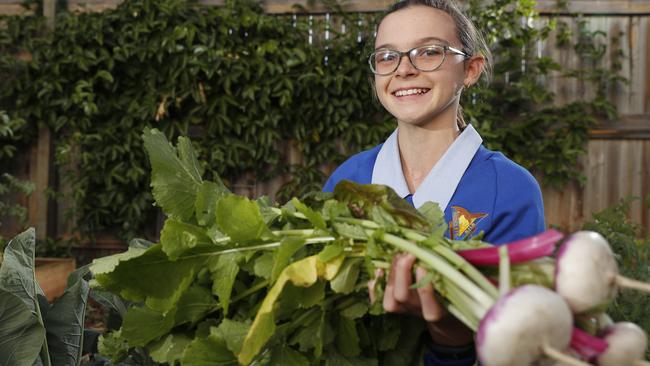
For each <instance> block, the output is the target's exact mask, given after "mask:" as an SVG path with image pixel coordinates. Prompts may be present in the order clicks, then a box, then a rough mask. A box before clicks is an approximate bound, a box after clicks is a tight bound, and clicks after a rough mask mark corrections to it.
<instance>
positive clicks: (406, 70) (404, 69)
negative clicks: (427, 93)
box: [395, 55, 419, 77]
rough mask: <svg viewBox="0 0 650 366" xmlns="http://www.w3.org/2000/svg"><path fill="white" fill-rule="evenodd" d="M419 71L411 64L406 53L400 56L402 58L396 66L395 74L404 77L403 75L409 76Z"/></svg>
mask: <svg viewBox="0 0 650 366" xmlns="http://www.w3.org/2000/svg"><path fill="white" fill-rule="evenodd" d="M418 72H419V70H418V69H416V68H415V66H413V64H412V63H411V59H410V58H409V57H408V55H404V56H402V60H401V62H400V63H399V66H398V67H397V70H395V74H396V75H399V76H402V77H405V76H410V75H414V74H417V73H418Z"/></svg>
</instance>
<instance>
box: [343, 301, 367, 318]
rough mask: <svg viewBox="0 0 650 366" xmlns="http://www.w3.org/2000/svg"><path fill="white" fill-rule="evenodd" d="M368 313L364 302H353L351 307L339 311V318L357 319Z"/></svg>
mask: <svg viewBox="0 0 650 366" xmlns="http://www.w3.org/2000/svg"><path fill="white" fill-rule="evenodd" d="M366 313H368V304H367V303H366V302H355V303H353V304H352V305H350V306H348V307H346V308H344V309H343V310H341V312H340V314H341V316H344V317H346V318H350V319H358V318H361V317H362V316H364V315H366Z"/></svg>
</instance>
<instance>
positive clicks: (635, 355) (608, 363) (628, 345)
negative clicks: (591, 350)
mask: <svg viewBox="0 0 650 366" xmlns="http://www.w3.org/2000/svg"><path fill="white" fill-rule="evenodd" d="M602 337H603V338H604V340H605V341H607V343H608V344H609V346H608V347H607V349H606V350H605V351H604V352H603V353H601V354H600V355H598V357H597V359H596V360H597V364H598V365H599V366H624V365H644V364H648V363H647V362H645V361H643V358H644V355H645V351H646V347H647V345H648V337H647V336H646V334H645V332H644V331H643V330H642V329H641V328H639V326H637V325H636V324H634V323H629V322H621V323H615V324H614V325H611V326H610V327H608V328H607V329H606V330H605V332H604V333H603V334H602Z"/></svg>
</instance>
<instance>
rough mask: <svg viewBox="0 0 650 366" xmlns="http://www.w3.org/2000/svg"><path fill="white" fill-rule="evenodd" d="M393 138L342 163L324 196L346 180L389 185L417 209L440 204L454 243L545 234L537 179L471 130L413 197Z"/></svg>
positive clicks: (448, 150)
mask: <svg viewBox="0 0 650 366" xmlns="http://www.w3.org/2000/svg"><path fill="white" fill-rule="evenodd" d="M397 134H398V130H395V131H394V132H393V134H391V136H390V137H389V138H388V139H387V140H386V141H385V142H384V143H383V144H381V145H378V146H376V147H374V148H372V149H370V150H366V151H363V152H361V153H358V154H356V155H354V156H352V157H351V158H349V159H348V160H347V161H345V162H344V163H343V164H342V165H341V166H339V167H338V168H337V169H336V170H335V171H334V173H333V174H332V175H331V176H330V178H329V179H328V180H327V182H326V183H325V186H324V188H323V190H324V191H326V192H331V191H332V190H333V189H334V186H336V183H338V182H339V181H341V180H343V179H347V180H351V181H354V182H357V183H364V184H367V183H375V184H384V185H387V186H389V187H391V188H392V189H393V190H395V192H396V193H397V194H398V195H399V196H401V197H402V198H405V199H407V200H408V201H409V202H411V203H412V204H413V205H414V206H415V207H419V206H421V205H422V204H424V203H425V202H427V201H432V202H435V203H438V205H439V206H440V208H441V209H442V210H444V213H445V220H446V221H447V223H448V230H447V236H448V237H452V238H454V239H464V238H469V237H472V236H474V235H477V234H478V233H480V232H484V237H483V240H484V241H486V242H489V243H492V244H497V245H498V244H503V243H507V242H511V241H513V240H517V239H521V238H525V237H529V236H532V235H535V234H538V233H540V232H542V231H544V229H545V223H544V205H543V202H542V193H541V190H540V188H539V184H538V183H537V181H536V180H535V178H534V177H533V176H532V175H531V174H530V173H529V172H528V171H527V170H526V169H524V168H522V167H521V166H519V165H517V164H516V163H514V162H512V161H511V160H509V159H508V158H506V157H505V156H504V155H503V154H502V153H500V152H494V151H490V150H488V149H486V148H485V147H484V146H483V145H482V142H483V140H482V138H481V137H480V135H479V134H478V132H477V131H476V130H475V129H474V128H473V127H472V126H471V125H469V126H467V127H466V128H465V130H463V132H462V133H461V134H460V135H459V136H458V138H456V140H454V142H453V143H452V145H451V146H450V147H449V149H447V151H446V152H445V154H444V155H443V156H442V157H441V158H440V160H439V161H438V162H437V163H436V165H435V166H434V167H433V168H432V169H431V171H430V172H429V174H428V175H427V177H426V178H425V179H424V181H423V182H422V183H421V184H420V186H419V187H418V189H417V190H416V191H415V192H413V193H411V192H410V191H409V189H408V186H407V185H406V179H405V178H404V173H403V170H402V165H401V160H400V155H399V146H398V144H397Z"/></svg>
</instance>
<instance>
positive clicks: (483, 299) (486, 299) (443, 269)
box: [368, 230, 494, 309]
mask: <svg viewBox="0 0 650 366" xmlns="http://www.w3.org/2000/svg"><path fill="white" fill-rule="evenodd" d="M372 234H373V232H372V231H371V230H368V235H372ZM379 239H381V240H383V241H385V242H386V243H388V244H391V245H393V246H395V247H397V248H398V249H400V250H403V251H406V252H409V253H411V254H413V255H414V256H415V257H417V258H418V259H420V260H421V261H423V262H424V263H426V264H428V265H429V266H430V267H431V268H432V269H434V270H436V271H437V272H438V273H440V274H441V275H442V276H444V277H445V278H447V279H448V280H449V281H451V282H453V283H455V284H456V285H457V286H458V287H459V288H460V289H462V290H463V291H465V292H466V293H467V294H468V295H470V296H471V297H472V298H474V299H476V300H477V302H478V303H479V304H480V305H481V306H482V307H483V308H485V309H489V308H490V307H491V306H492V305H493V304H494V299H493V298H492V297H491V296H490V295H488V294H487V293H485V292H484V291H483V290H481V288H479V287H478V286H477V285H476V284H474V283H473V282H472V281H470V280H469V279H468V278H467V277H465V276H464V275H463V274H462V273H461V272H460V271H458V270H457V269H456V268H454V267H452V266H451V265H450V264H449V263H448V262H447V261H445V260H444V259H442V258H441V257H440V256H439V255H437V254H436V253H432V252H430V251H428V250H426V249H424V248H420V247H419V246H417V245H416V244H414V243H412V242H410V241H408V240H405V239H402V238H400V237H398V236H395V235H392V234H387V233H382V234H380V236H379Z"/></svg>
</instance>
